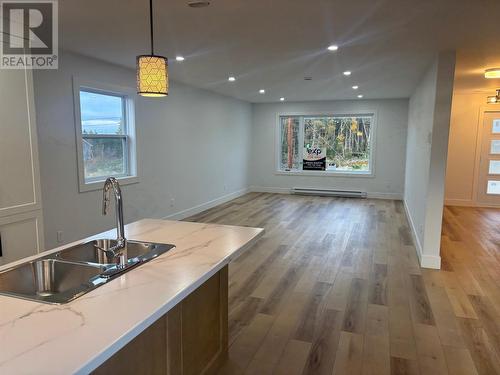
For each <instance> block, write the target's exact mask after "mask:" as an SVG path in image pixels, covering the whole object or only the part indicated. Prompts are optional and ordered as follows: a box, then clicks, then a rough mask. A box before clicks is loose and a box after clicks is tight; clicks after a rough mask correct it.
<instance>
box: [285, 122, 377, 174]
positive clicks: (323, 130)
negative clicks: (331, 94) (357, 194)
mask: <svg viewBox="0 0 500 375" xmlns="http://www.w3.org/2000/svg"><path fill="white" fill-rule="evenodd" d="M373 118H374V116H373V115H372V114H363V115H339V116H336V115H328V116H326V115H318V116H280V119H279V133H280V138H279V162H278V169H279V171H282V172H301V171H303V170H307V169H311V168H310V166H311V164H310V163H309V162H308V158H309V157H310V155H311V153H314V154H315V155H319V156H318V158H319V160H320V161H321V162H320V163H316V164H313V166H314V168H312V169H316V170H319V171H323V172H324V173H333V174H334V173H339V174H342V173H347V174H361V175H362V174H365V175H366V174H372V172H373V160H372V154H373V144H372V143H373V130H374V120H373Z"/></svg>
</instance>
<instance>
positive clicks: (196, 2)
mask: <svg viewBox="0 0 500 375" xmlns="http://www.w3.org/2000/svg"><path fill="white" fill-rule="evenodd" d="M209 5H210V1H203V0H193V1H188V6H189V7H191V8H204V7H207V6H209Z"/></svg>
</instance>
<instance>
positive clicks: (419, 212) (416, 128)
mask: <svg viewBox="0 0 500 375" xmlns="http://www.w3.org/2000/svg"><path fill="white" fill-rule="evenodd" d="M454 69H455V54H454V53H451V52H445V53H441V54H440V55H439V56H438V57H437V58H436V60H435V62H434V63H433V64H432V66H431V67H430V68H429V69H428V71H427V72H426V74H425V75H424V77H423V78H422V80H421V81H420V84H419V85H418V86H417V88H416V89H415V92H414V93H413V95H412V96H411V98H410V106H409V111H408V138H407V143H406V144H407V146H406V174H405V194H404V202H405V207H406V210H407V214H408V217H409V219H410V222H411V226H412V231H413V234H414V238H415V242H416V246H417V252H418V253H419V258H420V262H421V265H422V266H424V267H430V268H440V265H441V258H440V256H439V252H440V242H441V240H440V234H441V221H442V214H443V204H444V179H445V174H446V158H447V149H448V132H449V124H450V112H451V98H452V92H453V77H454Z"/></svg>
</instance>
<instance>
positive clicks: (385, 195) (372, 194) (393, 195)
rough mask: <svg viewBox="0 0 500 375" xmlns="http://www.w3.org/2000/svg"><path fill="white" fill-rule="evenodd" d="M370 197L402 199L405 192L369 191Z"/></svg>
mask: <svg viewBox="0 0 500 375" xmlns="http://www.w3.org/2000/svg"><path fill="white" fill-rule="evenodd" d="M366 194H368V198H370V199H387V200H391V201H402V200H403V193H377V192H368V193H366Z"/></svg>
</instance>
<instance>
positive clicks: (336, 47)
mask: <svg viewBox="0 0 500 375" xmlns="http://www.w3.org/2000/svg"><path fill="white" fill-rule="evenodd" d="M327 49H328V51H332V52H333V51H337V50H338V49H339V46H336V45H335V44H332V45H331V46H328V48H327Z"/></svg>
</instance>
